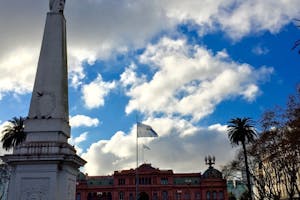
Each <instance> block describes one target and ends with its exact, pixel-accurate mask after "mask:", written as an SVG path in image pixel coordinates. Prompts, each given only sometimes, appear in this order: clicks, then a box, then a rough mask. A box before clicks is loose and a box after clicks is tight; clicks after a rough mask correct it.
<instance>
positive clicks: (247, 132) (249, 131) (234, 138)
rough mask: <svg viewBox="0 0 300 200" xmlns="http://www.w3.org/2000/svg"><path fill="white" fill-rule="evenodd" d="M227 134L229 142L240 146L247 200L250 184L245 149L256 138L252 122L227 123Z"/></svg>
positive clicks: (244, 120)
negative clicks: (243, 160) (245, 176)
mask: <svg viewBox="0 0 300 200" xmlns="http://www.w3.org/2000/svg"><path fill="white" fill-rule="evenodd" d="M228 123H229V124H228V126H227V132H228V137H229V140H230V141H231V143H232V144H234V145H239V144H242V147H243V154H244V159H245V167H246V175H247V188H248V191H249V194H250V195H249V199H252V196H251V182H250V171H249V166H248V158H247V149H246V144H247V143H250V142H253V141H254V139H255V137H256V131H255V128H254V125H253V121H252V120H251V119H250V118H247V117H246V118H234V119H231V120H230V121H229V122H228Z"/></svg>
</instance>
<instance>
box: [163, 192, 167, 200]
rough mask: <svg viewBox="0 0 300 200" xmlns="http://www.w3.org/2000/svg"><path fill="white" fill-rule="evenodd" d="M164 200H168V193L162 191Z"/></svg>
mask: <svg viewBox="0 0 300 200" xmlns="http://www.w3.org/2000/svg"><path fill="white" fill-rule="evenodd" d="M162 200H168V192H167V191H162Z"/></svg>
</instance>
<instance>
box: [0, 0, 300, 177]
mask: <svg viewBox="0 0 300 200" xmlns="http://www.w3.org/2000/svg"><path fill="white" fill-rule="evenodd" d="M299 4H300V1H299V0H280V1H272V0H265V1H260V0H244V1H239V0H217V1H209V0H203V1H198V0H189V1H179V0H171V1H167V0H160V1H159V0H157V1H156V0H154V1H137V0H123V1H119V0H115V1H109V0H89V1H80V0H72V1H67V2H66V8H65V17H66V20H67V34H68V65H69V86H70V87H69V108H70V109H69V110H70V124H71V126H72V138H70V143H72V144H74V145H75V146H76V148H77V151H78V153H79V154H80V155H81V156H82V157H83V158H84V159H86V160H87V161H88V163H87V164H86V166H85V168H83V169H82V170H84V171H85V172H87V173H89V174H92V175H103V174H109V173H112V172H113V171H114V170H120V169H124V168H134V167H135V166H136V163H135V129H134V126H135V122H136V118H138V120H139V121H142V122H144V123H146V124H149V125H151V126H152V127H153V128H154V129H155V130H156V131H157V133H158V134H159V135H160V137H158V138H155V139H140V141H139V142H140V144H142V143H143V144H146V145H148V146H149V147H150V148H151V150H142V149H140V153H141V154H142V153H143V152H144V156H143V157H144V158H140V162H144V161H145V162H150V163H152V165H153V166H155V167H159V168H164V169H170V168H171V169H174V170H175V171H177V172H187V171H191V172H199V171H203V170H205V168H206V167H205V165H204V157H205V156H206V155H208V154H213V155H215V156H216V160H217V167H220V166H221V165H223V164H225V163H226V162H228V161H229V160H231V159H232V158H233V157H234V155H235V151H236V149H235V148H232V147H231V145H230V143H229V142H228V139H227V135H226V123H227V122H228V120H229V119H231V118H234V117H251V118H253V119H254V120H259V118H260V116H261V114H262V113H263V112H264V111H265V110H266V109H270V108H273V107H274V106H276V105H284V104H285V103H286V100H287V97H288V95H290V94H293V93H294V91H295V87H296V85H297V83H299V62H300V56H299V54H297V51H291V47H292V46H293V42H294V41H295V40H297V39H299V38H300V30H299V29H297V27H296V26H295V21H294V19H296V18H300V9H299ZM47 10H48V1H46V0H44V1H38V2H37V1H35V0H23V1H21V2H20V1H17V0H10V1H1V2H0V27H1V32H0V45H1V48H0V69H1V74H0V126H1V127H3V126H4V125H5V124H6V123H7V122H6V121H7V120H9V119H11V118H12V117H13V116H27V114H28V110H29V102H30V98H31V90H32V87H33V82H34V75H35V71H36V67H37V61H38V56H39V50H40V49H39V48H40V45H41V40H42V34H43V27H44V23H45V17H46V12H47ZM140 146H142V145H140ZM0 153H1V154H4V153H7V152H5V151H4V150H2V149H1V150H0ZM143 159H144V160H143Z"/></svg>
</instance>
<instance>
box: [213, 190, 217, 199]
mask: <svg viewBox="0 0 300 200" xmlns="http://www.w3.org/2000/svg"><path fill="white" fill-rule="evenodd" d="M213 200H217V192H216V191H213Z"/></svg>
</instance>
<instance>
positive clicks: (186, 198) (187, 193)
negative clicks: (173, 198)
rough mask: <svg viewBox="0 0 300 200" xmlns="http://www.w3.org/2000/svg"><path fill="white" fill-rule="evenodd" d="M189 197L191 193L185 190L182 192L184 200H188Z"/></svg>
mask: <svg viewBox="0 0 300 200" xmlns="http://www.w3.org/2000/svg"><path fill="white" fill-rule="evenodd" d="M190 199H191V195H190V193H189V192H185V193H184V200H190Z"/></svg>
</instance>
